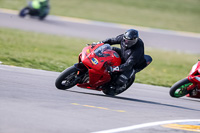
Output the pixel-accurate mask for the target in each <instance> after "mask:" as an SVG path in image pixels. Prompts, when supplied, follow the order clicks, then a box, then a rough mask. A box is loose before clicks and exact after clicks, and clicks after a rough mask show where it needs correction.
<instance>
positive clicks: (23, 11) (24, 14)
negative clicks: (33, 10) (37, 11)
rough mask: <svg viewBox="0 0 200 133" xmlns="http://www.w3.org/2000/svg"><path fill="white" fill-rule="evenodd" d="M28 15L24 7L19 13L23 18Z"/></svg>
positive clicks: (27, 9)
mask: <svg viewBox="0 0 200 133" xmlns="http://www.w3.org/2000/svg"><path fill="white" fill-rule="evenodd" d="M28 13H29V8H27V7H25V8H23V9H22V10H21V11H20V12H19V16H20V17H25V16H26V15H27V14H28Z"/></svg>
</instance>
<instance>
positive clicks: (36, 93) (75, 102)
mask: <svg viewBox="0 0 200 133" xmlns="http://www.w3.org/2000/svg"><path fill="white" fill-rule="evenodd" d="M6 16H11V17H6ZM7 18H10V19H12V20H13V21H12V23H13V25H15V26H13V27H11V26H9V23H11V22H10V21H7V25H6V24H5V23H4V21H6V19H7ZM53 18H55V17H53ZM0 19H1V21H0V25H1V26H2V27H10V28H17V29H23V30H30V31H34V30H35V31H37V29H38V28H34V26H30V24H31V25H35V26H37V27H40V28H39V29H40V30H41V31H39V32H44V33H52V32H53V31H54V32H55V33H52V34H58V35H68V34H69V33H72V35H71V36H75V35H77V34H76V33H75V31H76V32H77V31H78V29H77V30H75V31H74V32H68V31H67V32H64V31H63V32H62V30H61V29H64V27H65V26H66V27H67V26H69V25H70V26H69V27H68V28H69V29H73V28H72V26H73V25H76V26H79V27H82V26H83V25H84V26H86V25H88V26H89V24H83V23H78V22H77V23H72V22H66V21H58V20H54V19H53V20H51V17H49V20H47V21H46V22H41V21H37V20H34V19H29V18H27V19H20V18H18V17H17V16H15V15H13V14H10V15H6V14H5V13H0ZM50 22H51V23H50ZM57 24H58V25H57ZM44 25H45V26H44ZM46 25H53V27H54V29H48V28H47V29H46V28H44V27H46ZM56 25H57V26H56ZM20 26H22V27H21V28H20ZM30 27H31V28H33V29H27V28H30ZM59 27H60V28H59ZM92 27H93V30H94V29H96V30H100V31H101V32H102V31H103V30H102V27H99V26H97V27H96V28H95V24H94V25H92ZM111 27H112V26H111ZM56 28H59V29H58V30H61V31H57V30H56ZM82 28H83V29H84V27H82ZM107 28H109V27H107ZM79 29H80V28H79ZM85 29H87V30H86V31H88V34H89V35H90V34H91V33H89V28H88V27H87V28H86V27H85ZM111 29H112V30H113V31H114V32H113V33H108V34H115V33H118V32H120V31H123V30H124V29H115V28H114V27H112V28H111ZM46 30H47V31H46ZM65 31H66V30H65ZM115 31H116V32H115ZM37 32H38V31H37ZM80 32H81V33H83V32H84V31H80ZM60 33H61V34H60ZM86 33H87V32H86ZM146 34H148V33H146ZM81 35H82V34H80V36H79V37H81ZM98 35H99V38H96V39H102V38H104V36H101V37H100V33H99V32H98ZM104 35H105V34H104ZM165 35H168V34H165ZM84 36H86V34H85V33H84ZM84 36H82V37H83V38H84ZM93 36H94V35H93ZM90 37H91V38H92V34H91V36H90ZM90 37H88V38H90ZM179 37H180V36H179ZM182 37H183V38H184V36H182ZM188 38H195V39H198V37H188ZM93 39H95V38H93ZM194 42H195V41H194ZM190 52H191V51H190ZM58 75H59V73H57V72H50V71H43V70H35V69H28V68H20V67H14V66H6V65H0V132H1V133H27V132H28V133H36V132H37V133H91V132H96V133H97V132H99V133H117V132H126V133H133V132H134V133H161V132H170V133H172V132H173V133H189V132H199V129H200V128H199V126H200V115H199V113H200V107H199V102H200V100H199V99H191V98H188V97H183V98H179V99H176V98H171V97H170V96H169V94H168V92H169V88H166V87H158V86H151V85H143V84H137V83H135V84H133V85H132V86H131V87H130V88H129V89H128V90H127V91H126V92H124V93H122V94H120V95H118V96H116V97H108V96H105V95H104V94H103V93H102V92H99V91H92V90H87V89H81V88H78V87H73V88H71V89H69V90H66V91H61V90H57V89H56V87H55V86H54V82H55V79H56V78H57V76H58ZM169 124H171V125H169ZM172 127H173V128H172ZM174 128H176V129H174Z"/></svg>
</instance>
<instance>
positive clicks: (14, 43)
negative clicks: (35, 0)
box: [0, 28, 199, 87]
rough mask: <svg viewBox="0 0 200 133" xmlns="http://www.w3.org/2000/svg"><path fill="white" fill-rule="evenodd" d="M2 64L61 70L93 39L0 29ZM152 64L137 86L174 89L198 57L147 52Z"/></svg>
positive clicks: (76, 59) (0, 57) (138, 79)
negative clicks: (145, 85)
mask: <svg viewBox="0 0 200 133" xmlns="http://www.w3.org/2000/svg"><path fill="white" fill-rule="evenodd" d="M0 35H1V36H0V61H1V62H3V64H6V65H14V66H20V67H28V68H35V69H43V70H49V71H58V72H60V71H62V70H64V69H65V68H67V67H69V66H71V65H73V64H74V63H77V62H78V55H79V53H80V52H81V50H82V48H83V47H85V44H87V43H91V42H93V41H91V40H83V39H77V38H76V39H75V38H68V37H60V36H55V35H45V34H41V33H32V32H25V31H20V30H13V29H2V28H1V29H0ZM146 54H149V55H151V56H152V58H153V62H152V64H150V65H149V66H148V67H147V68H146V69H144V70H143V71H141V72H140V73H138V74H137V75H136V82H137V83H144V84H152V85H159V86H168V87H169V86H171V85H172V84H174V83H175V82H176V81H178V80H180V79H182V78H184V77H186V76H187V75H188V73H189V71H190V69H191V67H192V65H193V64H195V63H196V62H197V60H198V57H199V55H192V54H184V53H174V52H168V51H160V50H151V49H146Z"/></svg>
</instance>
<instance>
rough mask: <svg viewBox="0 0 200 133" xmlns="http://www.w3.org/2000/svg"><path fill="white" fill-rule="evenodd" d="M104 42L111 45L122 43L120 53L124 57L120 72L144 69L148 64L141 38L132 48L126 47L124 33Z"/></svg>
mask: <svg viewBox="0 0 200 133" xmlns="http://www.w3.org/2000/svg"><path fill="white" fill-rule="evenodd" d="M102 42H103V43H108V44H110V45H114V44H120V46H121V54H120V55H121V59H122V64H121V65H120V66H119V71H120V72H125V71H130V70H132V69H143V68H144V67H145V66H146V60H145V59H144V43H143V41H142V40H141V39H140V38H139V40H138V42H137V43H136V44H135V45H134V46H132V47H131V48H126V47H125V41H124V39H123V34H121V35H119V36H117V37H116V38H108V39H106V40H103V41H102Z"/></svg>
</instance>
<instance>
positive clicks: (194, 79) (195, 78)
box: [169, 60, 200, 98]
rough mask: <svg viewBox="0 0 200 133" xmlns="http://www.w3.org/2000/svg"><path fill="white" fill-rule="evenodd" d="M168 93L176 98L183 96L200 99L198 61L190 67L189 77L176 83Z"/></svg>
mask: <svg viewBox="0 0 200 133" xmlns="http://www.w3.org/2000/svg"><path fill="white" fill-rule="evenodd" d="M169 93H170V95H171V96H172V97H176V98H179V97H182V96H185V95H186V96H188V97H193V98H200V60H199V61H198V62H197V63H196V64H195V65H194V66H193V67H192V70H191V71H190V74H189V76H188V77H187V78H184V79H182V80H180V81H178V82H176V83H175V84H174V85H173V86H172V87H171V89H170V92H169Z"/></svg>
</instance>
